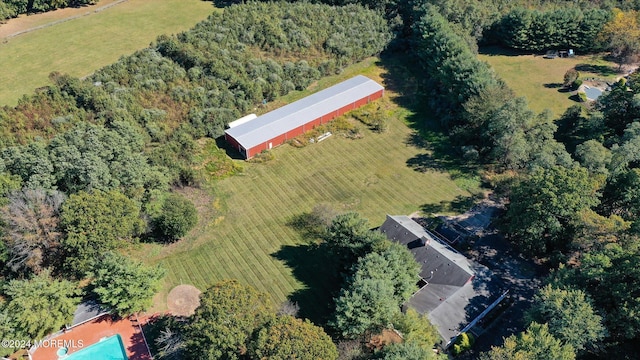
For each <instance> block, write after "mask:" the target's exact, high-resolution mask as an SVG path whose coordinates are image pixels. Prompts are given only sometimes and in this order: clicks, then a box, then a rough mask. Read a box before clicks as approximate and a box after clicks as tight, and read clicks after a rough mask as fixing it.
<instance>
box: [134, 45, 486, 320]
mask: <svg viewBox="0 0 640 360" xmlns="http://www.w3.org/2000/svg"><path fill="white" fill-rule="evenodd" d="M383 72H385V69H384V68H382V67H381V66H380V65H379V59H377V58H372V59H369V60H366V61H364V62H361V63H359V64H356V65H354V66H351V67H349V68H348V69H347V70H345V71H344V72H343V73H342V74H341V75H337V76H333V77H329V78H325V79H322V80H320V81H319V82H318V83H316V84H313V85H312V86H311V88H313V90H312V91H318V90H320V89H323V88H325V87H327V86H330V85H332V84H335V83H337V82H339V81H342V80H344V79H346V78H349V77H351V76H354V75H356V74H363V75H365V76H369V77H370V78H372V79H374V80H376V81H378V82H380V83H383V85H384V82H383V80H382V77H386V76H387V75H386V74H385V75H383ZM309 92H310V90H307V91H304V92H295V93H294V94H290V95H288V96H286V97H285V98H284V99H279V100H278V101H277V102H278V103H280V104H283V103H287V102H290V101H293V100H295V99H297V98H301V97H303V96H306V95H307V94H308V93H309ZM395 96H397V94H394V93H393V92H392V91H390V90H387V91H386V94H385V97H386V99H382V100H379V101H384V102H385V106H388V110H387V114H389V123H388V125H389V126H388V130H387V131H386V132H384V133H382V134H377V133H373V132H371V131H369V130H367V129H365V130H363V134H364V137H363V138H361V139H348V138H345V137H344V136H340V135H333V136H331V137H329V138H328V139H327V140H324V141H323V142H321V143H317V144H311V145H308V146H306V147H303V148H294V147H292V146H290V145H286V144H285V145H282V146H280V147H278V148H275V149H274V150H272V152H273V154H274V155H275V159H274V160H271V161H269V162H266V163H245V162H244V161H239V160H234V161H237V162H238V163H239V164H241V166H242V167H244V171H243V172H242V173H241V174H238V175H234V176H231V177H228V178H225V179H222V180H216V181H212V182H210V184H209V186H210V189H207V190H197V189H191V190H190V191H191V194H189V191H183V193H184V194H185V195H187V196H188V197H190V198H191V199H193V200H194V201H195V202H196V206H197V207H198V208H199V213H200V221H199V224H198V225H197V226H196V228H195V229H194V230H193V231H191V232H190V234H189V235H188V236H187V237H186V239H184V240H182V241H180V242H178V243H175V244H172V245H169V246H161V245H157V244H143V245H142V247H141V248H140V249H138V250H137V251H136V253H139V254H140V255H139V256H141V257H143V258H145V259H147V260H150V262H153V263H159V264H160V265H162V266H163V267H164V268H166V269H167V270H168V275H167V277H166V280H165V285H164V290H163V291H162V292H161V293H160V294H159V295H158V296H157V298H156V306H155V308H154V309H153V310H154V311H161V310H164V308H165V306H166V305H165V304H166V300H165V299H166V295H167V292H168V290H169V289H171V288H173V287H174V286H176V285H179V284H192V285H195V286H196V287H198V288H199V289H201V290H203V291H204V290H205V289H206V288H207V287H208V286H210V285H212V284H214V283H216V282H218V281H220V280H223V279H231V278H234V279H239V280H240V281H241V282H242V283H245V284H250V285H253V286H255V287H256V288H257V289H258V290H260V291H263V292H266V293H268V294H270V295H271V298H272V300H274V302H276V303H279V302H281V301H283V300H285V299H287V298H288V297H289V296H290V295H292V294H294V296H293V299H294V300H295V301H299V302H300V305H301V308H302V307H304V306H305V305H306V307H307V308H306V311H305V314H303V315H307V316H309V317H311V318H312V319H313V320H316V319H319V318H322V316H323V315H326V314H323V313H322V312H323V311H325V310H324V308H325V306H326V304H325V303H329V302H330V298H329V299H327V296H330V295H331V294H330V290H331V289H333V288H334V287H335V283H336V282H338V283H339V280H336V279H327V276H326V275H325V274H327V271H326V268H325V267H326V266H327V264H328V262H330V259H323V256H324V254H319V253H318V252H317V251H315V252H314V249H313V247H312V246H308V243H307V242H306V240H304V239H303V238H302V237H301V235H300V234H299V233H298V232H297V231H296V230H295V229H294V228H292V227H291V226H289V225H287V223H289V222H290V221H291V220H292V219H293V218H294V217H296V216H299V215H301V214H302V213H305V212H309V211H311V210H312V208H313V207H314V206H315V205H316V204H320V203H327V204H330V205H331V206H332V207H333V208H334V209H336V210H338V211H340V212H345V211H357V212H359V213H361V214H362V215H363V216H364V217H366V218H368V219H369V220H370V224H371V226H378V225H380V224H381V223H382V221H383V220H384V218H385V215H386V214H411V213H413V212H415V211H416V210H418V209H419V208H420V207H421V206H422V205H424V204H438V203H440V202H441V201H451V200H453V199H454V198H456V197H458V198H459V197H467V196H470V195H471V194H470V192H469V191H467V190H463V189H462V188H461V187H464V188H467V189H468V190H471V191H475V190H477V185H478V184H477V183H476V185H475V187H474V186H471V187H468V186H466V185H468V183H469V180H468V179H466V180H465V181H464V182H460V181H458V180H452V178H451V176H450V175H449V174H448V173H446V172H443V171H437V170H426V171H417V170H416V169H414V168H412V167H411V166H410V165H408V164H411V163H412V162H411V160H412V159H416V158H420V157H421V156H425V154H426V153H428V151H427V150H425V149H424V148H422V147H420V146H416V145H414V144H413V142H412V141H411V140H410V139H412V138H413V136H412V135H414V131H413V130H412V129H411V128H409V127H408V126H407V124H406V122H407V119H408V117H409V116H413V115H415V114H413V113H412V112H411V111H409V110H407V109H405V108H402V107H400V106H398V105H397V104H395V103H394V102H393V101H390V100H389V98H393V97H395ZM347 116H348V114H347ZM423 170H424V169H423ZM458 185H460V187H459V186H458ZM205 198H206V199H207V200H205ZM307 241H308V240H307ZM142 254H144V256H142ZM325 260H327V261H328V262H325ZM310 304H312V305H311V306H309V305H310ZM309 307H312V308H313V309H309Z"/></svg>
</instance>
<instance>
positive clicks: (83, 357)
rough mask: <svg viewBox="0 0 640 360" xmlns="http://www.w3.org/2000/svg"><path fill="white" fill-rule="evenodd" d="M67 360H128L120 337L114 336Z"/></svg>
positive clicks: (66, 359) (80, 351) (78, 352)
mask: <svg viewBox="0 0 640 360" xmlns="http://www.w3.org/2000/svg"><path fill="white" fill-rule="evenodd" d="M64 359H65V360H128V359H129V358H127V352H126V351H125V349H124V344H123V343H122V338H121V337H120V335H119V334H118V335H113V336H110V337H108V338H106V339H105V340H102V341H100V342H97V343H95V344H93V345H91V346H89V347H87V348H85V349H82V350H78V351H76V352H74V353H72V354H71V355H69V356H67V357H65V358H64Z"/></svg>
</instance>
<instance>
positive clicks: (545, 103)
mask: <svg viewBox="0 0 640 360" xmlns="http://www.w3.org/2000/svg"><path fill="white" fill-rule="evenodd" d="M478 58H479V59H480V60H483V61H486V62H487V63H489V65H491V67H492V68H493V69H494V70H495V72H496V73H497V74H498V75H499V76H500V78H502V79H503V80H504V81H505V82H506V83H507V85H509V87H510V88H512V89H513V91H515V93H516V95H517V96H524V97H526V98H527V101H528V103H529V106H530V107H531V109H532V110H533V111H535V112H537V113H539V112H541V111H543V110H545V109H549V110H551V112H552V113H553V117H554V118H558V117H560V116H561V115H562V114H563V113H564V111H565V110H566V109H567V108H568V107H570V106H572V105H575V104H577V103H576V102H575V101H573V100H570V99H569V96H570V95H571V93H568V92H559V91H558V90H559V89H560V87H561V86H562V82H563V77H564V74H565V73H566V72H567V70H569V69H571V68H574V67H577V69H578V70H579V72H580V77H581V78H583V79H584V78H591V77H594V78H599V79H606V80H611V81H613V80H614V79H615V78H616V76H619V75H618V74H617V73H616V71H615V70H616V69H617V67H618V65H616V64H615V63H612V62H609V61H605V60H603V59H602V57H601V56H599V55H596V56H576V57H573V58H556V59H544V58H543V57H542V56H540V55H537V56H536V55H515V54H509V53H503V52H500V51H496V49H494V48H490V49H485V51H481V54H480V55H479V56H478ZM589 70H590V71H589Z"/></svg>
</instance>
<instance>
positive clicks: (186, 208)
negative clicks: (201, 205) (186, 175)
mask: <svg viewBox="0 0 640 360" xmlns="http://www.w3.org/2000/svg"><path fill="white" fill-rule="evenodd" d="M197 222H198V213H197V211H196V207H195V206H194V205H193V203H192V202H191V201H190V200H189V199H187V198H185V197H184V196H182V195H179V194H175V193H172V194H169V195H168V196H167V197H166V199H165V200H164V203H163V204H162V208H161V210H160V214H159V216H158V217H157V218H156V219H154V224H155V226H156V229H157V230H158V235H159V236H160V237H161V238H162V240H166V241H169V242H171V241H175V240H177V239H179V238H181V237H183V236H184V235H186V234H187V232H188V231H189V230H191V229H192V228H193V227H194V226H195V225H196V223H197Z"/></svg>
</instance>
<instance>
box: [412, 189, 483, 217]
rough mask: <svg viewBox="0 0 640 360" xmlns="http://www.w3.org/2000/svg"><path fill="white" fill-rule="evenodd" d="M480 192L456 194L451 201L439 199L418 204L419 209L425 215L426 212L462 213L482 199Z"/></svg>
mask: <svg viewBox="0 0 640 360" xmlns="http://www.w3.org/2000/svg"><path fill="white" fill-rule="evenodd" d="M483 197H484V196H483V195H482V194H477V195H476V196H462V195H458V196H456V197H455V198H454V199H453V200H451V201H444V200H443V201H440V202H439V203H437V204H424V205H422V206H420V211H422V212H423V213H424V214H425V215H428V214H442V213H452V212H453V213H457V214H462V213H464V212H465V211H468V210H469V209H471V208H472V207H473V206H474V205H475V204H476V202H477V201H478V200H480V199H482V198H483Z"/></svg>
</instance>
